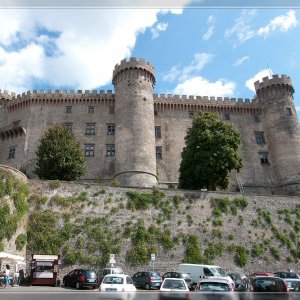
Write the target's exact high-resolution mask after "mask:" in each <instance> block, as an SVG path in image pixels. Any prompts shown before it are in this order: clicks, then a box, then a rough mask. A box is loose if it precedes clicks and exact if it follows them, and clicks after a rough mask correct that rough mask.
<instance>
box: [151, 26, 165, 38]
mask: <svg viewBox="0 0 300 300" xmlns="http://www.w3.org/2000/svg"><path fill="white" fill-rule="evenodd" d="M168 26H169V24H168V23H157V24H156V25H155V27H154V28H151V33H152V38H153V39H156V38H158V37H159V33H160V32H161V31H166V30H167V28H168Z"/></svg>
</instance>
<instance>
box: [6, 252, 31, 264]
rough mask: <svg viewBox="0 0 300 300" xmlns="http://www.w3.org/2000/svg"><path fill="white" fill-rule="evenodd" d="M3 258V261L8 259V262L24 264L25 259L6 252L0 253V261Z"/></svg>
mask: <svg viewBox="0 0 300 300" xmlns="http://www.w3.org/2000/svg"><path fill="white" fill-rule="evenodd" d="M1 258H4V259H8V260H12V261H14V262H16V263H21V262H22V263H23V264H24V263H25V262H24V261H25V258H24V257H23V256H21V255H15V254H11V253H7V252H0V259H1Z"/></svg>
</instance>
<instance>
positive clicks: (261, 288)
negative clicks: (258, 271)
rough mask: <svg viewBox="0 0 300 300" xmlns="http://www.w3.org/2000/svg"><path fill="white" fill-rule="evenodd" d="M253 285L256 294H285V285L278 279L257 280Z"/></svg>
mask: <svg viewBox="0 0 300 300" xmlns="http://www.w3.org/2000/svg"><path fill="white" fill-rule="evenodd" d="M252 285H253V288H254V290H255V291H256V292H284V288H283V283H282V282H281V281H280V280H276V279H271V278H270V279H269V278H268V279H262V278H257V279H255V280H254V281H253V282H252Z"/></svg>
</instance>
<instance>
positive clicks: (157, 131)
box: [155, 126, 161, 139]
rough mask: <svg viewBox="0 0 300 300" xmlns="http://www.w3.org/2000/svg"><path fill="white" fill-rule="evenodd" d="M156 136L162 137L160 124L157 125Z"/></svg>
mask: <svg viewBox="0 0 300 300" xmlns="http://www.w3.org/2000/svg"><path fill="white" fill-rule="evenodd" d="M155 138H157V139H160V138H161V128H160V126H155Z"/></svg>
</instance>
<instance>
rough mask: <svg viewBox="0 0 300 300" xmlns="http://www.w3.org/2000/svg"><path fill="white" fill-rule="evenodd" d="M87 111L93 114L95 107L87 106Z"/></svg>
mask: <svg viewBox="0 0 300 300" xmlns="http://www.w3.org/2000/svg"><path fill="white" fill-rule="evenodd" d="M88 112H89V114H93V113H94V112H95V107H94V106H89V108H88Z"/></svg>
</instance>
